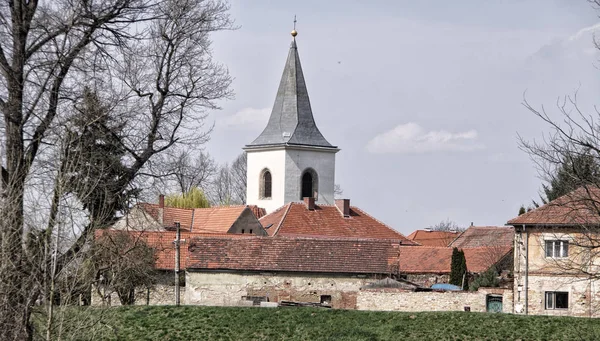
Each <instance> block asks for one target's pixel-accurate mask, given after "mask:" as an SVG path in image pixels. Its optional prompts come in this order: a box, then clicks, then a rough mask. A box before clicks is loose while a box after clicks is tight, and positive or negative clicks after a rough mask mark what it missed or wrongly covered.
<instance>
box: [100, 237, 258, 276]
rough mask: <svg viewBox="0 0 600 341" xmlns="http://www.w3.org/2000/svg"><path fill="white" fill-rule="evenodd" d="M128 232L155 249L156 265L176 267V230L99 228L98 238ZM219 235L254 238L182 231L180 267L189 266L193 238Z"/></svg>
mask: <svg viewBox="0 0 600 341" xmlns="http://www.w3.org/2000/svg"><path fill="white" fill-rule="evenodd" d="M118 233H128V234H129V235H130V236H132V238H133V240H134V241H138V240H141V241H144V242H145V243H146V244H147V245H148V246H149V247H151V248H153V249H154V256H155V267H156V268H157V269H160V270H174V269H175V245H174V243H173V241H174V240H175V232H171V231H120V230H97V231H96V233H95V237H96V238H102V237H110V236H111V235H113V234H118ZM208 237H218V238H220V239H240V238H252V236H251V235H240V234H214V233H194V232H181V239H182V240H184V241H183V242H182V243H181V248H180V258H179V259H180V267H181V269H182V270H184V269H186V268H187V264H188V246H189V243H190V241H191V240H192V239H193V238H208Z"/></svg>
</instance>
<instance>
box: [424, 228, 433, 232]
mask: <svg viewBox="0 0 600 341" xmlns="http://www.w3.org/2000/svg"><path fill="white" fill-rule="evenodd" d="M423 230H425V231H427V232H431V227H426V228H424V229H423Z"/></svg>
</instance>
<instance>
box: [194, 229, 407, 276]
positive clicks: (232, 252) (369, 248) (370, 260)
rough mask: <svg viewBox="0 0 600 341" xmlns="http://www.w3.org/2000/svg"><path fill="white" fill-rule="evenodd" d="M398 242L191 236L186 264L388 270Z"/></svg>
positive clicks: (229, 267) (265, 268)
mask: <svg viewBox="0 0 600 341" xmlns="http://www.w3.org/2000/svg"><path fill="white" fill-rule="evenodd" d="M397 248H398V245H397V244H394V243H392V242H391V241H382V240H372V239H371V240H360V239H354V240H351V239H347V238H304V237H302V238H290V237H273V238H269V237H249V238H243V239H241V238H240V239H231V238H194V239H193V241H191V243H190V248H189V268H193V269H221V270H246V271H302V272H328V273H369V274H384V273H389V272H390V264H394V257H395V255H396V254H397Z"/></svg>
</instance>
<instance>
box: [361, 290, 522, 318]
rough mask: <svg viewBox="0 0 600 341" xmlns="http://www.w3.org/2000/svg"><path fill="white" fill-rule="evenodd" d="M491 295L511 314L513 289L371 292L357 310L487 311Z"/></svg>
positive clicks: (367, 292) (369, 291)
mask: <svg viewBox="0 0 600 341" xmlns="http://www.w3.org/2000/svg"><path fill="white" fill-rule="evenodd" d="M489 294H494V295H502V308H503V309H502V310H503V312H505V313H511V312H512V310H513V308H512V302H513V296H512V289H501V288H481V289H480V290H479V291H467V292H452V291H447V292H411V291H405V290H402V289H368V290H361V291H360V292H359V293H358V295H357V302H356V308H357V309H358V310H384V311H415V312H416V311H464V309H465V307H470V309H471V311H472V312H485V311H486V297H487V295H489Z"/></svg>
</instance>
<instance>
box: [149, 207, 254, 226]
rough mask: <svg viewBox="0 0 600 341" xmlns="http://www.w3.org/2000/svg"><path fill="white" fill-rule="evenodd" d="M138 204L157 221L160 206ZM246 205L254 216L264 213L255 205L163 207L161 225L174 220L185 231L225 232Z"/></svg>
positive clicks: (169, 223)
mask: <svg viewBox="0 0 600 341" xmlns="http://www.w3.org/2000/svg"><path fill="white" fill-rule="evenodd" d="M139 206H140V207H141V208H142V209H143V210H144V211H146V212H147V213H148V214H149V215H150V216H151V217H152V218H154V219H155V220H157V221H158V219H159V212H160V208H159V207H158V205H157V204H149V203H142V204H140V205H139ZM246 207H248V208H250V210H251V211H252V212H253V213H254V215H255V216H256V215H257V214H259V215H260V214H264V209H263V208H260V207H257V206H255V205H248V206H246V205H232V206H215V207H209V208H195V209H188V208H175V207H165V208H164V211H163V217H164V218H163V226H164V227H165V228H169V229H170V228H173V227H174V226H175V222H179V223H180V224H181V228H182V229H183V230H187V231H190V230H191V231H192V232H199V233H227V231H228V230H229V229H230V228H231V226H232V225H233V223H234V222H235V221H236V220H237V219H238V217H239V216H240V214H242V212H243V211H244V209H246Z"/></svg>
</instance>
